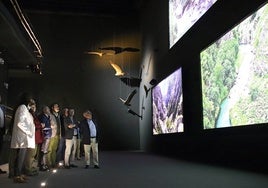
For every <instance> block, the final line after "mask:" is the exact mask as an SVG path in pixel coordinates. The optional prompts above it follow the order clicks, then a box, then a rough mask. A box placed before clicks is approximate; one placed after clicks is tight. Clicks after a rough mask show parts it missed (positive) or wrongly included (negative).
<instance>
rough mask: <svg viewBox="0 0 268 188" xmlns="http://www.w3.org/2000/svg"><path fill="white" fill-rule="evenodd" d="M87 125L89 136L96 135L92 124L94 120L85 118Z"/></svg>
mask: <svg viewBox="0 0 268 188" xmlns="http://www.w3.org/2000/svg"><path fill="white" fill-rule="evenodd" d="M87 123H88V126H89V130H90V137H96V135H97V130H96V126H95V124H94V122H93V121H92V120H91V119H89V120H87Z"/></svg>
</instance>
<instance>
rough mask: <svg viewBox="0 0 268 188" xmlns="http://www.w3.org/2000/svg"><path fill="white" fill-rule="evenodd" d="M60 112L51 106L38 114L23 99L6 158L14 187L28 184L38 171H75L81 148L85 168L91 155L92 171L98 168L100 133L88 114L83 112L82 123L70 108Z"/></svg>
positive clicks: (89, 112)
mask: <svg viewBox="0 0 268 188" xmlns="http://www.w3.org/2000/svg"><path fill="white" fill-rule="evenodd" d="M61 112H62V113H60V108H59V105H58V104H57V103H54V104H52V105H51V106H50V107H48V106H44V107H43V108H42V112H41V113H40V114H37V112H36V103H35V101H34V99H32V98H31V97H29V96H23V97H22V100H21V103H20V105H19V106H18V107H17V109H16V111H15V114H14V117H13V119H14V122H13V123H12V124H13V129H12V134H11V152H10V157H9V160H10V161H9V178H13V180H14V182H15V183H25V182H27V176H34V175H37V174H38V171H47V170H49V169H51V168H65V169H70V168H71V167H77V166H76V165H75V164H74V161H75V159H76V160H80V159H81V151H80V148H82V149H83V150H84V155H85V168H89V167H90V153H91V151H92V154H93V155H92V156H93V160H92V162H93V165H94V168H99V160H98V138H99V134H98V133H99V131H98V126H97V124H96V122H95V121H93V119H92V113H91V111H89V110H85V111H84V112H83V119H82V120H81V121H78V120H77V119H76V118H75V110H74V109H73V108H64V109H63V110H62V111H61ZM80 143H82V144H83V146H84V147H81V146H80ZM34 161H37V163H34ZM34 164H37V166H36V165H34ZM38 168H39V169H38Z"/></svg>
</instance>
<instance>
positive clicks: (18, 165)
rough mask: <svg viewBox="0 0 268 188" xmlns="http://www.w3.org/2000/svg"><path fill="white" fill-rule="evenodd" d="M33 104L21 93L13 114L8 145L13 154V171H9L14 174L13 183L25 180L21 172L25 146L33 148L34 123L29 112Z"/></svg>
mask: <svg viewBox="0 0 268 188" xmlns="http://www.w3.org/2000/svg"><path fill="white" fill-rule="evenodd" d="M33 104H35V101H34V100H33V99H32V98H31V97H29V96H28V95H27V94H24V95H22V97H21V102H20V105H19V106H18V108H17V109H16V112H15V116H14V123H13V131H12V137H11V144H10V147H11V149H12V150H13V151H14V155H15V156H13V157H12V158H13V160H14V161H10V162H11V163H13V165H14V169H12V170H13V172H10V173H11V175H13V176H14V179H13V180H14V182H15V183H25V182H26V178H25V176H23V174H22V167H23V164H24V160H25V154H26V151H27V148H32V149H34V148H35V136H34V135H35V125H34V121H33V116H32V114H31V113H30V112H29V109H30V108H31V106H32V105H33Z"/></svg>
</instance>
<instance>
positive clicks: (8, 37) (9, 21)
mask: <svg viewBox="0 0 268 188" xmlns="http://www.w3.org/2000/svg"><path fill="white" fill-rule="evenodd" d="M12 2H13V3H14V2H17V3H18V4H19V6H20V8H21V10H22V12H23V13H25V14H24V15H25V17H26V19H27V14H28V13H31V12H43V13H56V14H85V15H89V16H103V17H116V18H117V17H119V18H120V17H121V18H125V17H133V16H134V17H139V13H140V8H141V2H142V0H127V1H126V0H64V1H63V0H38V1H37V0H2V1H1V2H0V8H1V10H0V23H1V24H0V26H1V30H0V52H1V54H2V56H4V58H5V60H6V62H8V69H9V70H11V69H12V70H14V69H29V67H30V66H29V62H30V64H38V61H40V59H38V57H37V56H36V54H35V52H36V49H35V47H34V46H33V44H32V42H31V40H30V38H29V36H28V34H27V32H25V29H24V28H23V27H22V24H21V23H20V20H19V19H18V16H17V15H16V12H15V11H14V7H13V6H12ZM28 21H29V24H30V25H31V20H28ZM33 30H34V27H33Z"/></svg>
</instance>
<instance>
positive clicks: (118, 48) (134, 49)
mask: <svg viewBox="0 0 268 188" xmlns="http://www.w3.org/2000/svg"><path fill="white" fill-rule="evenodd" d="M99 49H100V50H111V51H114V54H120V53H122V52H138V51H140V50H139V49H138V48H132V47H126V48H122V47H114V46H111V47H104V48H99Z"/></svg>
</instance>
